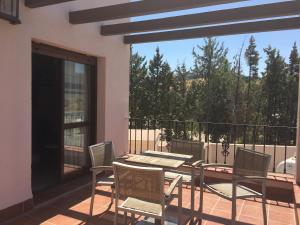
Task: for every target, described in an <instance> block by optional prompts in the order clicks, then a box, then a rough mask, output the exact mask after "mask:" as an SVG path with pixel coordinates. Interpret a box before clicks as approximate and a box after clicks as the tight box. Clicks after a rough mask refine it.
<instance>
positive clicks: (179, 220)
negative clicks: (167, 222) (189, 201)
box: [162, 180, 182, 224]
mask: <svg viewBox="0 0 300 225" xmlns="http://www.w3.org/2000/svg"><path fill="white" fill-rule="evenodd" d="M178 210H179V212H178V214H179V215H178V224H181V217H182V180H181V181H180V182H179V185H178ZM162 224H164V223H162Z"/></svg>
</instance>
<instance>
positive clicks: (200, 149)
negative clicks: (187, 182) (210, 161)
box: [170, 139, 205, 163]
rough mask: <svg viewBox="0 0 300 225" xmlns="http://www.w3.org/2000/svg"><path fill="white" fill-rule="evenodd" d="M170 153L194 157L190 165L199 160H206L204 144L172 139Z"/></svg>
mask: <svg viewBox="0 0 300 225" xmlns="http://www.w3.org/2000/svg"><path fill="white" fill-rule="evenodd" d="M170 152H172V153H178V154H186V155H193V158H192V159H191V160H190V163H192V162H195V161H198V160H205V149H204V142H199V141H186V140H179V139H172V140H171V146H170Z"/></svg>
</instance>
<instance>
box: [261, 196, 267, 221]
mask: <svg viewBox="0 0 300 225" xmlns="http://www.w3.org/2000/svg"><path fill="white" fill-rule="evenodd" d="M262 208H263V215H264V225H267V209H266V199H265V198H263V199H262Z"/></svg>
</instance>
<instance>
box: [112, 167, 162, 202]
mask: <svg viewBox="0 0 300 225" xmlns="http://www.w3.org/2000/svg"><path fill="white" fill-rule="evenodd" d="M113 169H114V176H115V184H116V194H117V198H127V197H131V198H137V199H140V200H143V201H147V202H151V203H157V204H162V205H164V172H163V169H162V168H150V167H139V166H132V165H127V164H123V163H118V162H114V163H113Z"/></svg>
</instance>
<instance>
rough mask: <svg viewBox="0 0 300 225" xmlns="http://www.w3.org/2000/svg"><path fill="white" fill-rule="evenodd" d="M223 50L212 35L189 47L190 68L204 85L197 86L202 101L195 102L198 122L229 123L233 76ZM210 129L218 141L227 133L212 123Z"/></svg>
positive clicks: (230, 120) (226, 50) (226, 128)
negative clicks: (202, 42)
mask: <svg viewBox="0 0 300 225" xmlns="http://www.w3.org/2000/svg"><path fill="white" fill-rule="evenodd" d="M227 52H228V49H226V48H225V47H224V44H223V43H219V42H217V40H216V39H213V38H208V39H206V40H205V44H204V46H197V49H194V50H193V56H194V62H195V65H194V69H193V71H194V73H196V74H197V77H199V78H200V79H201V78H202V79H203V83H204V88H201V89H202V91H203V93H204V94H203V95H200V97H202V99H201V100H200V102H201V103H202V104H199V105H200V106H201V107H202V108H203V109H204V110H203V111H204V115H200V116H199V118H198V119H201V120H202V121H208V122H213V123H231V122H232V109H233V104H232V103H233V101H232V96H233V95H232V93H231V91H232V90H233V76H232V73H231V68H230V64H229V62H228V60H227ZM203 97H204V98H203ZM211 132H212V138H213V139H214V140H218V139H219V138H220V137H221V136H222V135H225V134H226V133H227V132H228V127H227V126H225V125H219V124H216V125H213V126H212V131H211Z"/></svg>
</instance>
